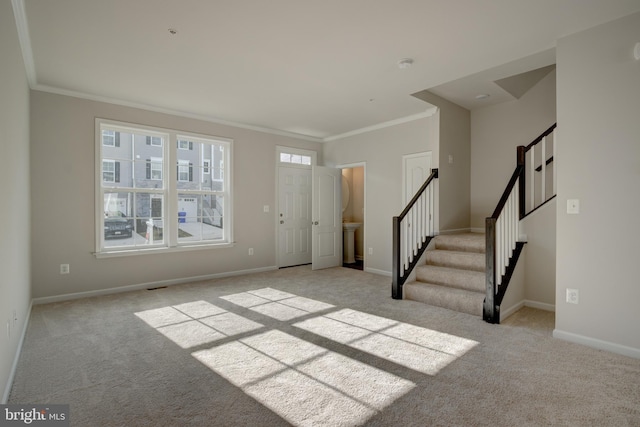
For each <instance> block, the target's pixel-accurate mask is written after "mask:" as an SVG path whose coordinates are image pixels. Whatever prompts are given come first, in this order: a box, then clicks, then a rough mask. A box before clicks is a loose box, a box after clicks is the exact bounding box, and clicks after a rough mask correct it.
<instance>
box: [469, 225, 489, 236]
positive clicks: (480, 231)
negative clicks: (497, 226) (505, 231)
mask: <svg viewBox="0 0 640 427" xmlns="http://www.w3.org/2000/svg"><path fill="white" fill-rule="evenodd" d="M469 230H470V231H471V232H472V233H481V234H484V233H485V232H486V231H487V230H486V229H484V228H475V227H471V228H470V229H469Z"/></svg>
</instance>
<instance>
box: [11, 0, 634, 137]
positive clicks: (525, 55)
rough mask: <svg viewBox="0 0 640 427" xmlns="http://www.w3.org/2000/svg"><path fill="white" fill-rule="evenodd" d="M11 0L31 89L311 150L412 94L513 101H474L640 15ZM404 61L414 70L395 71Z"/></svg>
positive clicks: (399, 1) (565, 5) (541, 4)
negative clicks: (291, 139) (312, 144)
mask: <svg viewBox="0 0 640 427" xmlns="http://www.w3.org/2000/svg"><path fill="white" fill-rule="evenodd" d="M12 1H13V3H14V6H15V7H17V9H18V12H17V23H18V28H19V31H20V33H21V34H20V35H21V42H22V44H23V51H24V52H25V55H26V56H27V58H26V60H25V62H26V64H27V68H28V74H29V77H30V84H31V86H32V88H34V89H41V90H48V91H53V92H57V93H66V94H72V95H76V96H83V97H88V98H91V99H101V100H107V101H111V102H117V103H122V104H125V105H134V106H140V107H145V108H150V109H154V110H159V111H168V112H173V113H175V114H185V115H189V116H194V117H201V118H204V119H208V120H214V121H220V122H228V123H234V124H239V125H244V126H249V127H258V128H264V129H272V130H275V131H277V132H279V133H285V134H287V133H292V134H297V135H301V136H304V137H308V138H310V139H316V140H328V139H335V138H336V137H339V136H340V135H342V134H345V133H350V132H354V131H356V130H358V129H363V128H367V127H372V126H376V125H379V124H381V123H384V122H389V121H399V120H401V119H402V118H406V117H412V116H416V115H420V114H423V113H425V112H426V111H427V110H429V109H430V106H429V105H428V104H426V103H425V102H423V101H421V100H419V99H417V98H416V97H413V96H411V94H413V93H416V92H419V91H422V90H425V89H431V88H433V90H434V92H436V93H437V94H439V95H441V96H444V97H447V98H449V99H451V100H454V102H458V103H460V104H461V105H463V106H466V107H467V108H474V107H476V106H479V105H486V103H487V102H499V101H500V100H504V99H509V95H508V93H507V92H506V91H504V90H502V89H500V88H499V87H498V89H497V92H496V95H495V96H492V97H491V98H489V100H486V101H485V103H478V102H476V100H475V95H476V94H478V93H488V92H489V90H496V89H495V87H494V86H496V85H495V84H493V83H492V81H493V80H496V79H501V78H505V77H509V76H511V75H514V74H519V73H523V72H526V71H529V70H532V69H535V68H539V67H542V66H546V65H549V64H553V63H554V62H555V51H554V47H555V43H556V40H557V39H558V38H560V37H563V36H566V35H569V34H572V33H575V32H578V31H581V30H584V29H587V28H589V27H592V26H594V25H598V24H600V23H604V22H607V21H610V20H613V19H616V18H619V17H622V16H625V15H628V14H630V13H633V12H636V11H638V10H640V0H448V1H444V0H268V1H265V0H133V1H132V0H56V1H49V0H12ZM21 11H22V12H24V13H25V14H24V16H22V15H21ZM170 28H173V29H176V30H177V34H176V35H171V34H170V33H169V31H168V30H169V29H170ZM27 36H28V37H27ZM405 57H410V58H413V59H414V65H413V66H412V67H411V68H409V69H404V70H401V69H399V68H398V67H397V61H398V60H399V59H401V58H405ZM504 64H506V65H504ZM496 87H497V86H496ZM498 94H499V95H498ZM505 94H507V96H506V97H505ZM511 99H512V98H511Z"/></svg>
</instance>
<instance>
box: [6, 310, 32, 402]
mask: <svg viewBox="0 0 640 427" xmlns="http://www.w3.org/2000/svg"><path fill="white" fill-rule="evenodd" d="M31 307H33V300H32V301H31V303H30V304H29V309H28V310H27V313H26V316H25V319H24V327H23V328H22V334H21V335H20V341H18V347H17V349H16V354H15V356H14V358H13V364H12V365H11V371H9V378H7V384H6V386H5V388H4V393H3V394H2V400H0V404H3V405H4V404H6V403H7V401H8V400H9V395H10V394H11V387H13V380H14V379H15V376H16V369H18V361H19V360H20V355H21V354H22V344H23V343H24V337H25V336H26V335H27V327H28V326H29V319H31Z"/></svg>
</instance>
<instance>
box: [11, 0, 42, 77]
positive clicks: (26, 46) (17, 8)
mask: <svg viewBox="0 0 640 427" xmlns="http://www.w3.org/2000/svg"><path fill="white" fill-rule="evenodd" d="M11 5H12V6H13V16H14V18H15V20H16V29H17V30H18V40H19V42H20V49H21V50H22V60H23V61H24V68H25V71H26V73H27V82H28V83H29V87H30V88H31V89H33V88H34V87H35V86H36V84H37V81H36V65H35V62H34V61H33V51H32V50H31V38H30V37H29V25H28V23H27V13H26V12H25V10H24V1H23V0H11Z"/></svg>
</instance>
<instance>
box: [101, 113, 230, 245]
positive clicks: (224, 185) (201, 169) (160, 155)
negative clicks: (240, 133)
mask: <svg viewBox="0 0 640 427" xmlns="http://www.w3.org/2000/svg"><path fill="white" fill-rule="evenodd" d="M97 127H98V130H97V135H98V137H97V140H98V141H99V144H97V146H99V150H97V156H98V159H97V164H98V165H100V176H99V179H97V180H96V181H97V182H96V185H97V186H98V189H99V191H97V194H98V197H97V199H96V207H97V212H98V218H99V221H98V225H99V227H98V228H99V229H98V230H97V244H96V249H97V250H96V252H97V253H98V254H99V253H101V252H102V253H104V252H109V253H113V252H118V251H121V250H125V251H132V250H133V251H135V250H145V249H150V248H163V247H164V248H173V247H180V246H194V245H203V244H204V245H211V244H218V245H219V244H230V243H231V242H232V240H231V234H232V233H231V231H232V230H231V218H230V211H231V209H230V204H229V203H228V201H229V200H230V189H231V182H227V181H225V180H224V173H223V169H224V165H225V164H228V163H229V162H230V154H231V144H232V141H229V140H225V139H217V138H209V137H201V136H197V137H196V136H191V135H178V134H177V133H174V132H173V131H170V130H164V129H153V128H146V127H139V128H138V127H136V126H135V125H128V124H122V123H115V122H107V121H103V120H100V119H98V120H97ZM105 135H109V136H114V135H119V137H118V140H119V144H115V142H114V145H105V144H104V141H105ZM114 138H115V136H114ZM179 141H184V142H182V143H180V142H179ZM165 142H169V143H167V144H165ZM116 145H118V146H116ZM171 147H173V148H172V149H171ZM181 147H183V148H181ZM184 147H186V149H185V148H184ZM170 164H173V165H176V166H174V168H175V169H173V171H172V170H171V168H170V167H169V165H170ZM216 165H217V166H218V167H217V168H216ZM214 176H216V177H217V179H213V178H214Z"/></svg>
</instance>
